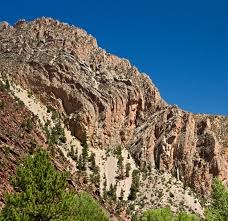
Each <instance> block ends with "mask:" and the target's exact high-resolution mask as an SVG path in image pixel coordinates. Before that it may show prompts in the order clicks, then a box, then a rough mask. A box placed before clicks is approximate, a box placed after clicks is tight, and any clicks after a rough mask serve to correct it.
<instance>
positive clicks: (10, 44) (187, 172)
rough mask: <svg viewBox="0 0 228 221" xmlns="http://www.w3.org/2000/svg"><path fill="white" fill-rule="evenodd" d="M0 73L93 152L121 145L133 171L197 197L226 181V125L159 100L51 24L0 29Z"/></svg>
mask: <svg viewBox="0 0 228 221" xmlns="http://www.w3.org/2000/svg"><path fill="white" fill-rule="evenodd" d="M0 52H1V53H0V70H1V73H2V74H3V75H6V76H8V77H9V78H10V79H11V80H12V81H14V82H16V83H17V84H20V85H21V86H22V87H24V88H25V89H27V90H29V91H30V90H31V91H33V92H34V94H35V95H36V96H37V97H38V98H40V100H41V101H42V102H44V103H45V104H48V105H52V106H53V107H55V108H57V109H58V110H59V111H61V112H63V113H64V114H65V124H66V125H67V126H68V127H69V128H70V129H71V131H72V134H73V135H75V136H76V137H77V138H78V139H82V137H83V136H84V134H85V133H87V136H88V137H89V139H90V142H91V145H93V146H94V147H97V148H107V147H115V146H117V145H119V144H121V145H123V146H125V148H127V149H128V150H129V151H130V153H131V154H132V156H133V157H134V159H135V161H136V162H137V164H138V165H139V166H141V167H144V166H152V167H156V168H157V169H160V170H167V171H170V172H171V173H173V174H175V175H176V176H177V177H178V178H180V179H181V180H182V181H184V182H185V183H186V184H188V185H190V186H193V187H194V188H195V189H196V190H197V191H198V192H200V193H208V191H209V190H210V185H211V180H212V177H214V176H217V175H218V176H220V178H221V179H222V180H224V181H227V180H228V174H227V171H228V170H227V169H228V159H227V158H228V152H227V149H228V148H227V147H228V137H227V134H228V133H227V130H228V118H227V117H221V116H208V115H193V114H191V113H188V112H185V111H182V110H180V109H179V108H177V107H172V106H169V105H168V104H166V102H165V101H163V100H162V98H161V97H160V94H159V92H158V90H157V88H156V87H155V86H154V84H153V83H152V82H151V80H150V79H149V78H148V76H146V75H144V74H141V73H139V71H138V70H137V69H136V68H135V67H133V66H132V65H131V64H130V63H129V62H128V61H127V60H125V59H120V58H118V57H116V56H114V55H110V54H109V53H107V52H105V51H104V50H102V49H101V48H99V47H98V46H97V43H96V40H95V39H94V38H93V37H92V36H90V35H88V34H87V33H86V32H85V31H84V30H81V29H78V28H75V27H73V26H69V25H67V24H64V23H60V22H58V21H55V20H52V19H46V18H42V19H37V20H35V21H32V22H26V21H19V22H18V23H16V24H15V25H14V26H13V27H11V26H9V25H7V24H6V23H3V24H2V25H0Z"/></svg>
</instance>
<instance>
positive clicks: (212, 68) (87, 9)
mask: <svg viewBox="0 0 228 221" xmlns="http://www.w3.org/2000/svg"><path fill="white" fill-rule="evenodd" d="M0 9H1V10H0V12H1V13H0V20H1V21H3V20H7V21H8V22H9V23H11V24H14V23H15V21H16V20H18V19H19V18H25V19H29V20H31V19H34V18H36V17H41V16H48V17H53V18H56V19H58V20H60V21H64V22H68V23H70V24H74V25H75V26H79V27H81V28H84V29H86V30H87V32H88V33H90V34H92V35H93V36H95V37H96V38H97V41H98V44H99V45H100V46H101V47H103V48H105V49H106V50H107V51H108V52H110V53H114V54H116V55H118V56H120V57H124V58H127V59H129V60H130V61H131V63H132V64H134V65H135V66H136V67H138V68H139V70H140V71H142V72H145V73H147V74H148V75H149V76H150V77H151V79H152V81H153V82H154V83H155V84H156V86H157V87H158V88H159V90H160V93H161V95H162V97H163V98H164V99H165V100H166V101H167V102H169V103H170V104H177V105H178V106H179V107H181V108H183V109H185V110H188V111H192V112H194V113H197V112H199V113H210V114H223V115H228V1H227V0H138V1H136V0H113V1H112V0H62V1H59V0H55V1H53V0H39V1H35V0H34V1H33V0H29V1H28V0H20V1H16V0H15V1H9V0H8V1H7V0H6V1H2V2H1V5H0Z"/></svg>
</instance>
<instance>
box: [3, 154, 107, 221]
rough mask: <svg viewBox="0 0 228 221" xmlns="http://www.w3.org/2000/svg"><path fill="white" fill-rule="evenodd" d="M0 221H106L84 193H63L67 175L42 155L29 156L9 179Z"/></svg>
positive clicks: (46, 156) (45, 155)
mask: <svg viewBox="0 0 228 221" xmlns="http://www.w3.org/2000/svg"><path fill="white" fill-rule="evenodd" d="M12 186H13V187H14V193H10V194H7V195H6V197H5V206H4V208H3V210H2V212H1V214H0V220H1V221H107V220H108V219H107V217H106V216H105V215H104V213H103V211H102V209H101V208H100V207H99V205H98V204H97V203H96V202H95V200H93V199H92V198H91V197H90V196H89V195H88V194H86V193H79V194H78V195H76V194H74V193H73V192H70V191H66V186H67V174H66V173H61V172H59V171H56V170H55V168H54V166H53V165H52V163H51V161H50V160H49V156H48V154H47V152H45V151H38V152H37V153H36V154H35V155H33V156H29V157H27V158H26V159H25V161H24V163H23V164H22V165H20V166H19V167H18V169H17V171H16V176H15V177H14V178H12Z"/></svg>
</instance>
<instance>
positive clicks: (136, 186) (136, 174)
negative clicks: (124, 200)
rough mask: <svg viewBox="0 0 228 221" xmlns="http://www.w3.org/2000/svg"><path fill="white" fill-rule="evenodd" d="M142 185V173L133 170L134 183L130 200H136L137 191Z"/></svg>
mask: <svg viewBox="0 0 228 221" xmlns="http://www.w3.org/2000/svg"><path fill="white" fill-rule="evenodd" d="M139 186H140V174H139V171H138V170H133V172H132V184H131V188H130V194H129V196H128V199H129V200H135V199H136V195H137V192H138V191H139Z"/></svg>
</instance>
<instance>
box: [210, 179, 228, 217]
mask: <svg viewBox="0 0 228 221" xmlns="http://www.w3.org/2000/svg"><path fill="white" fill-rule="evenodd" d="M206 218H207V220H208V221H228V189H227V188H226V187H225V186H224V185H223V183H222V182H221V181H220V180H219V179H218V178H215V179H214V182H213V185H212V203H211V206H210V207H209V208H207V209H206Z"/></svg>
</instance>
